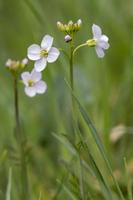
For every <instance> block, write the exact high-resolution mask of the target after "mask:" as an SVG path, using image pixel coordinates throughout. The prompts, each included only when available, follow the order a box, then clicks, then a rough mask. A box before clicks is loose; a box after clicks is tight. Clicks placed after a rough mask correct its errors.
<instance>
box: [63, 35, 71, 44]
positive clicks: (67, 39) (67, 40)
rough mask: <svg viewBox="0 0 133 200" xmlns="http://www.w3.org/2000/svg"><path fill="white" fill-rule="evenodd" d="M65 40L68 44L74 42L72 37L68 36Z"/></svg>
mask: <svg viewBox="0 0 133 200" xmlns="http://www.w3.org/2000/svg"><path fill="white" fill-rule="evenodd" d="M64 39H65V42H67V43H68V42H71V41H72V37H71V36H70V35H66V36H65V38H64Z"/></svg>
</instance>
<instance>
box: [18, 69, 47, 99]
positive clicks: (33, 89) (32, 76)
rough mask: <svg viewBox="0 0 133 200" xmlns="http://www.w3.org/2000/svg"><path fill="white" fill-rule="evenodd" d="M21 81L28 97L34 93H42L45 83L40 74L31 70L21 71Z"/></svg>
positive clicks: (45, 86) (45, 87)
mask: <svg viewBox="0 0 133 200" xmlns="http://www.w3.org/2000/svg"><path fill="white" fill-rule="evenodd" d="M21 78H22V81H23V83H24V85H25V93H26V95H28V96H29V97H34V96H35V95H36V94H43V93H44V92H45V91H46V89H47V85H46V83H45V82H44V81H42V80H41V78H42V74H41V73H40V72H36V71H35V70H32V72H31V73H29V72H23V73H22V74H21Z"/></svg>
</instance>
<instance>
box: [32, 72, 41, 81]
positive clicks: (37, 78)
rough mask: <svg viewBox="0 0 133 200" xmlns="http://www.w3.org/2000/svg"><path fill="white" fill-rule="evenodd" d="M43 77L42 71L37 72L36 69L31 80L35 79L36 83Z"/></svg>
mask: <svg viewBox="0 0 133 200" xmlns="http://www.w3.org/2000/svg"><path fill="white" fill-rule="evenodd" d="M41 78H42V74H41V72H37V71H36V70H35V69H33V70H32V72H31V80H33V82H34V83H36V82H38V81H40V80H41Z"/></svg>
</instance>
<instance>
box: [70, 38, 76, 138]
mask: <svg viewBox="0 0 133 200" xmlns="http://www.w3.org/2000/svg"><path fill="white" fill-rule="evenodd" d="M73 53H74V41H73V39H72V41H71V43H70V62H69V64H70V86H71V89H72V91H74V69H73V59H74V54H73ZM71 101H72V127H73V136H74V138H73V139H75V137H76V127H77V117H76V107H75V99H74V97H73V95H72V94H71Z"/></svg>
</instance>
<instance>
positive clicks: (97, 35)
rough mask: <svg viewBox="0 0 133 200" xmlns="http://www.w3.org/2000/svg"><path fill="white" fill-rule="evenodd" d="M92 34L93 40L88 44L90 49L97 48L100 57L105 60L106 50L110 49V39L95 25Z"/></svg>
mask: <svg viewBox="0 0 133 200" xmlns="http://www.w3.org/2000/svg"><path fill="white" fill-rule="evenodd" d="M92 33H93V39H90V40H88V41H87V44H88V45H89V46H90V47H95V50H96V53H97V55H98V57H99V58H103V57H104V55H105V53H104V50H105V49H108V48H109V43H108V40H109V38H108V37H107V36H106V35H103V34H102V30H101V28H100V27H99V26H97V25H95V24H93V26H92Z"/></svg>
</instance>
